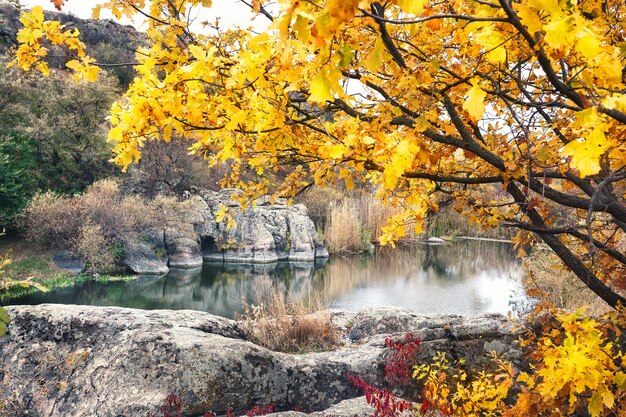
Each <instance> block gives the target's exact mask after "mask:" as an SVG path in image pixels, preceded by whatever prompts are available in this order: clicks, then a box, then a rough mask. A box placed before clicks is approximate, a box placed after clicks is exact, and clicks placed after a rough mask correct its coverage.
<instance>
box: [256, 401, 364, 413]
mask: <svg viewBox="0 0 626 417" xmlns="http://www.w3.org/2000/svg"><path fill="white" fill-rule="evenodd" d="M373 414H374V408H372V407H370V406H369V405H368V404H367V401H366V400H365V397H357V398H350V399H348V400H343V401H341V402H340V403H338V404H335V405H333V406H332V407H330V408H327V409H326V410H324V411H318V412H314V413H309V414H307V413H302V412H297V411H283V412H278V413H272V414H267V416H271V417H307V416H308V417H328V416H332V417H370V416H372V415H373Z"/></svg>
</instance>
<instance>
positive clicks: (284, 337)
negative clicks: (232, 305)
mask: <svg viewBox="0 0 626 417" xmlns="http://www.w3.org/2000/svg"><path fill="white" fill-rule="evenodd" d="M260 298H261V302H260V304H259V305H256V306H255V305H248V304H247V303H245V302H244V312H243V315H242V316H240V317H238V319H239V320H241V321H242V322H243V326H244V328H245V329H246V330H247V331H248V332H249V333H250V336H251V339H252V341H253V342H255V343H256V344H258V345H261V346H264V347H266V348H268V349H271V350H275V351H281V352H306V351H318V350H327V349H330V348H333V347H334V346H337V344H338V343H339V334H338V332H337V330H336V329H335V327H334V326H333V323H332V316H331V314H330V312H328V311H321V310H322V309H323V305H322V303H321V301H319V299H317V298H314V297H310V298H306V299H304V300H301V301H298V302H291V303H289V302H287V301H286V300H285V296H284V294H283V293H282V292H280V291H278V290H276V289H271V290H269V291H268V292H267V293H266V294H263V295H261V296H260Z"/></svg>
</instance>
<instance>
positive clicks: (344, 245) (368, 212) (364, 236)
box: [324, 192, 417, 253]
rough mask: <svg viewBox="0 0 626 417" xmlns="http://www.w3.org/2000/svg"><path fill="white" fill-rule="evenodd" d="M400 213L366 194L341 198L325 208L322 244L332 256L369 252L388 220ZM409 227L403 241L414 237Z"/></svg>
mask: <svg viewBox="0 0 626 417" xmlns="http://www.w3.org/2000/svg"><path fill="white" fill-rule="evenodd" d="M400 211H401V209H399V208H394V207H389V206H387V205H384V204H383V203H381V202H380V201H378V200H376V199H375V198H374V196H373V195H372V194H371V193H369V192H362V193H358V194H357V195H355V196H353V197H344V198H343V199H341V200H340V201H337V202H331V203H330V204H329V205H328V213H327V220H326V228H325V230H324V241H325V242H326V246H327V247H328V250H329V251H330V252H331V253H345V252H361V251H368V250H369V247H370V245H371V243H373V242H378V240H379V238H380V236H381V234H382V227H383V226H385V225H386V223H387V220H388V219H389V218H390V217H392V216H393V215H395V214H398V213H399V212H400ZM416 237H417V236H415V234H414V233H413V230H412V228H410V227H409V228H408V229H407V235H406V238H408V239H411V238H416Z"/></svg>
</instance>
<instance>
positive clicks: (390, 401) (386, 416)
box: [347, 375, 413, 417]
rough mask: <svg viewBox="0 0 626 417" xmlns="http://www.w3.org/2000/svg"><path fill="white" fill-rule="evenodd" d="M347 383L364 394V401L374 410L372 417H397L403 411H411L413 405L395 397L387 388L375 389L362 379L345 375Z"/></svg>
mask: <svg viewBox="0 0 626 417" xmlns="http://www.w3.org/2000/svg"><path fill="white" fill-rule="evenodd" d="M347 377H348V383H349V384H350V385H352V386H353V387H355V388H357V389H360V390H361V391H362V392H363V394H365V400H366V401H367V403H368V404H369V405H370V406H372V407H373V408H374V417H398V416H400V415H401V414H402V413H403V412H404V411H408V410H411V409H412V408H413V403H412V402H411V401H407V400H403V399H402V398H398V397H396V396H395V395H394V394H393V393H392V392H391V391H389V390H388V389H387V388H376V387H373V386H371V385H370V384H368V383H367V382H365V381H364V380H363V378H361V377H358V376H354V375H347Z"/></svg>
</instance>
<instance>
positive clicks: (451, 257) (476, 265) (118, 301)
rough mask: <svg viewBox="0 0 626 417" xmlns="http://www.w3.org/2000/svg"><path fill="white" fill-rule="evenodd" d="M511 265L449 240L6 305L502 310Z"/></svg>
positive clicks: (485, 246)
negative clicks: (283, 304)
mask: <svg viewBox="0 0 626 417" xmlns="http://www.w3.org/2000/svg"><path fill="white" fill-rule="evenodd" d="M517 270H518V268H517V265H516V262H515V259H514V255H513V252H512V248H511V247H510V245H507V244H501V243H492V242H457V243H454V244H451V245H442V246H417V247H410V248H403V249H397V250H379V251H377V252H376V253H375V254H374V255H372V256H371V257H361V256H355V257H345V258H344V257H333V258H331V259H330V261H329V262H328V263H326V264H325V265H320V264H318V265H314V264H312V263H278V264H271V265H233V264H231V265H224V264H209V263H207V264H205V265H204V266H203V267H202V268H198V269H191V270H172V271H170V273H169V274H167V275H165V276H162V277H151V276H142V277H139V278H138V279H137V280H136V281H131V282H112V283H108V284H101V283H96V282H88V283H85V284H83V285H81V286H77V287H74V288H67V289H61V290H56V291H52V292H50V293H48V294H34V295H30V296H26V297H23V298H21V299H18V300H14V301H13V303H14V304H39V303H66V304H90V305H115V306H123V307H134V308H143V309H159V308H168V309H193V310H202V311H208V312H211V313H214V314H218V315H221V316H226V317H232V316H233V315H234V314H235V313H236V312H240V311H241V309H242V297H243V299H245V300H246V301H247V302H248V303H255V302H257V301H258V297H259V294H263V293H266V292H267V291H266V290H267V289H270V288H274V289H278V290H279V291H282V292H283V293H284V294H285V296H286V298H287V299H288V300H297V299H302V298H304V297H308V296H311V295H315V296H318V297H321V298H323V299H324V300H327V301H328V302H329V303H330V305H331V306H332V307H334V308H343V309H351V310H358V309H360V308H362V307H365V306H378V305H395V306H405V307H409V308H411V309H413V310H415V311H417V312H422V313H456V314H464V315H475V314H479V313H483V312H502V313H506V312H507V311H508V310H509V300H510V297H511V296H512V295H515V294H516V293H517V294H519V293H520V285H519V278H518V272H517Z"/></svg>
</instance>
